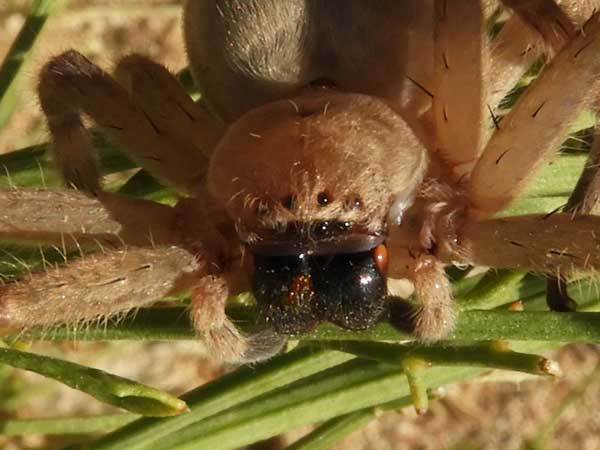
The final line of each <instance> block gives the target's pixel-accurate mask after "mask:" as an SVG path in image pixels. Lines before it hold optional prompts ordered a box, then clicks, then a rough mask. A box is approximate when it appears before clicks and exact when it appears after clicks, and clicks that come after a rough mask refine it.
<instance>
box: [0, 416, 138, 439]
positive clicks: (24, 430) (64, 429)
mask: <svg viewBox="0 0 600 450" xmlns="http://www.w3.org/2000/svg"><path fill="white" fill-rule="evenodd" d="M136 417H138V416H137V415H135V414H106V415H100V416H83V417H52V418H45V419H27V420H10V419H9V420H0V435H4V436H22V435H27V434H50V435H52V434H54V435H59V434H86V433H96V432H98V431H111V430H114V429H115V428H118V427H121V426H123V425H126V424H128V423H129V422H131V421H132V420H135V418H136Z"/></svg>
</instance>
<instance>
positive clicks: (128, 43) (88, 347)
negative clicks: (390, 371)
mask: <svg viewBox="0 0 600 450" xmlns="http://www.w3.org/2000/svg"><path fill="white" fill-rule="evenodd" d="M30 3H31V1H30V0H0V60H1V59H2V58H3V57H4V55H5V53H6V51H7V50H8V48H9V46H10V44H11V42H12V40H13V39H14V37H15V36H16V34H17V32H18V31H19V29H20V27H21V25H22V24H23V21H24V17H25V14H26V12H27V9H28V6H29V5H30ZM179 3H180V2H179V1H169V0H145V1H144V0H113V1H108V0H87V1H84V0H72V1H71V3H70V6H69V7H68V9H67V10H66V11H64V12H62V13H60V14H58V15H56V16H55V17H53V18H52V19H51V20H50V21H49V23H48V24H47V26H46V28H45V30H44V32H43V34H42V36H41V38H40V39H39V40H38V43H37V45H36V48H35V51H34V55H33V58H32V61H33V62H32V64H30V65H29V67H28V68H27V73H26V76H25V77H24V79H23V80H22V84H21V91H22V93H21V96H20V103H19V106H18V108H17V112H16V114H15V115H14V117H13V118H12V120H11V121H10V123H9V124H8V125H7V126H6V127H5V128H4V129H2V130H1V131H0V152H7V151H12V150H16V149H18V148H22V147H24V146H27V145H32V144H35V143H39V142H43V141H45V140H47V133H46V131H45V129H44V122H43V118H42V116H41V113H40V111H39V107H38V102H37V96H36V93H35V87H36V78H37V73H38V72H39V70H40V67H41V65H42V64H43V63H44V62H45V61H47V60H48V59H49V58H50V57H51V56H53V55H56V54H58V53H60V52H62V51H64V50H66V49H69V48H75V49H77V50H79V51H80V52H82V53H83V54H85V55H86V56H87V57H89V58H90V59H91V60H92V61H94V62H96V63H97V64H100V65H101V66H102V67H104V68H106V69H110V68H111V67H113V66H114V64H115V63H116V62H117V61H118V60H119V59H120V58H121V57H122V56H124V55H126V54H128V53H132V52H139V53H142V54H145V55H148V56H150V57H151V58H153V59H155V60H157V61H159V62H161V63H163V64H165V65H166V66H167V67H168V68H169V69H171V70H172V71H178V70H180V69H182V68H184V67H185V65H186V58H185V51H184V47H183V43H182V36H181V28H182V26H181V17H180V16H181V8H180V4H179ZM31 350H33V351H36V352H40V353H44V354H47V355H52V356H59V357H61V358H65V359H69V360H72V361H76V362H80V363H82V364H86V365H90V366H93V367H97V368H101V369H104V370H107V371H109V372H112V373H116V374H118V375H121V376H125V377H129V378H133V379H137V380H140V381H142V382H145V383H148V384H150V385H152V386H155V387H158V388H160V389H164V390H168V391H170V392H172V393H175V394H181V393H183V392H185V391H186V390H189V389H191V388H193V387H195V386H198V385H199V384H202V383H204V382H206V381H209V380H210V379H212V378H214V377H216V376H219V375H220V374H222V373H223V372H224V369H223V368H220V367H219V366H218V365H216V364H214V363H211V362H210V359H209V357H208V355H206V353H205V351H204V349H203V347H202V344H201V343H199V342H176V343H139V342H135V343H133V342H121V343H119V342H113V343H93V344H84V343H70V344H60V345H59V344H51V343H42V344H35V345H34V346H33V347H32V348H31ZM554 356H555V357H556V358H557V359H558V360H559V361H560V363H561V365H562V368H563V371H564V376H563V378H561V379H560V380H558V381H557V380H551V379H542V378H532V377H524V376H520V375H513V374H507V373H494V374H491V375H490V376H488V377H486V378H482V379H480V380H477V381H475V382H471V383H468V384H463V385H456V386H450V387H448V388H447V389H446V395H445V397H444V398H443V399H441V400H439V401H436V402H433V404H432V405H431V408H430V411H429V412H428V413H427V414H426V415H424V416H421V417H418V416H416V414H415V413H414V412H413V410H412V409H411V408H407V409H405V410H402V411H398V412H395V413H386V414H384V415H382V416H381V417H379V419H378V420H376V421H373V422H372V423H371V424H370V425H368V426H367V427H366V428H365V429H363V430H361V431H359V432H356V433H355V434H353V435H352V436H351V437H349V438H348V439H347V440H345V441H344V442H343V443H342V444H339V445H338V446H337V447H336V448H337V449H339V450H341V449H352V450H354V449H355V450H359V449H360V450H367V449H373V450H375V449H376V450H388V449H389V450H409V449H410V450H416V449H419V450H439V449H457V450H458V449H461V450H463V449H464V450H533V449H534V448H536V449H537V450H542V449H543V450H554V449H556V450H559V449H561V450H570V449H573V450H598V449H600V414H599V413H598V409H599V404H600V382H598V381H600V380H591V382H590V383H589V384H586V385H585V386H584V385H582V383H583V380H584V379H585V378H586V376H587V375H588V374H590V373H591V372H592V371H593V369H594V368H595V367H596V365H597V364H598V363H599V361H600V352H599V350H598V347H596V346H591V345H571V346H568V347H566V348H565V349H563V350H561V351H560V352H557V353H556V354H555V355H554ZM2 370H4V371H6V370H9V369H6V368H1V367H0V371H2ZM0 374H1V372H0ZM0 380H2V385H0V419H2V418H9V417H10V418H34V417H48V416H58V415H83V414H97V413H102V412H110V411H111V410H110V409H109V408H108V407H105V406H103V405H101V404H100V403H98V402H96V401H95V400H93V399H91V398H90V397H87V396H86V395H85V394H81V393H79V392H76V391H73V390H71V389H69V388H66V387H63V386H61V385H58V383H55V382H53V381H46V380H44V379H43V378H41V377H39V376H36V375H33V374H29V373H26V372H21V371H17V370H14V371H12V372H11V373H10V374H9V375H7V374H6V372H5V373H4V376H0ZM567 403H568V407H566V408H562V406H563V405H566V404H567ZM558 411H562V413H561V414H560V415H559V416H557V412H558ZM555 416H557V417H555ZM552 417H555V419H556V420H555V422H556V423H555V424H554V427H553V428H550V432H549V433H548V436H547V441H546V443H545V444H544V445H543V446H542V447H534V446H533V444H532V442H531V440H532V439H534V438H535V437H536V436H537V435H538V434H539V433H540V432H541V431H542V429H543V428H544V427H545V426H546V425H547V424H548V423H549V421H550V420H551V418H552ZM304 431H306V430H304ZM295 437H297V434H296V435H295V436H289V437H287V439H292V438H295ZM73 441H74V442H76V441H78V439H77V437H74V438H73ZM66 443H68V442H67V441H65V440H64V439H61V440H56V439H53V438H46V437H43V436H28V437H25V438H8V437H2V436H0V449H4V450H16V449H19V450H20V449H42V448H43V449H52V448H59V447H60V446H62V445H65V444H66ZM216 450H218V449H216Z"/></svg>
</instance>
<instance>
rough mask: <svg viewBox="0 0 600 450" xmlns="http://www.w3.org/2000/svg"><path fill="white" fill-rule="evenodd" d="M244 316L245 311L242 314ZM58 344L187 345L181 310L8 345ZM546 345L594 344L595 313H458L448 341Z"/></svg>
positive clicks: (326, 328) (359, 335)
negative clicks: (134, 342)
mask: <svg viewBox="0 0 600 450" xmlns="http://www.w3.org/2000/svg"><path fill="white" fill-rule="evenodd" d="M248 310H250V308H248ZM238 324H239V325H240V327H241V328H242V329H244V330H246V331H250V330H252V329H253V314H252V313H250V314H247V317H246V318H245V319H243V320H241V321H240V322H239V323H238ZM39 338H44V339H49V340H55V341H63V340H81V341H98V340H162V339H172V340H177V339H180V340H193V339H195V338H196V334H195V332H194V331H193V329H192V327H191V325H190V323H189V320H188V318H187V315H186V308H184V307H174V308H159V309H152V308H150V309H143V310H140V311H138V312H137V313H136V314H135V316H131V317H130V318H128V319H125V320H123V321H121V322H119V323H118V324H114V323H113V324H108V325H107V326H97V327H90V328H87V329H85V330H81V329H77V328H69V327H59V328H56V329H55V330H52V331H47V330H44V331H42V330H39V331H36V330H30V331H29V332H27V333H22V334H19V335H16V336H13V338H12V339H39ZM299 338H300V339H301V340H342V341H345V340H369V341H405V340H413V339H414V338H413V336H412V335H411V334H410V333H408V332H405V331H402V330H399V329H398V328H396V327H394V326H393V325H391V324H389V323H381V324H379V325H377V326H375V327H374V328H372V329H370V330H366V331H348V330H343V329H341V328H339V327H336V326H334V325H331V324H323V325H321V326H320V327H319V328H317V329H316V330H315V331H314V332H312V333H310V334H308V335H305V336H300V337H299ZM491 340H519V341H550V342H600V313H592V312H586V313H556V312H549V311H523V312H510V311H498V310H494V311H461V312H460V313H459V314H458V322H457V325H456V329H455V330H454V332H453V333H452V335H451V336H450V337H449V338H448V341H449V342H451V341H458V342H465V341H491Z"/></svg>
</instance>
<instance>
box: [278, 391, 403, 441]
mask: <svg viewBox="0 0 600 450" xmlns="http://www.w3.org/2000/svg"><path fill="white" fill-rule="evenodd" d="M410 404H411V398H410V397H402V398H400V399H399V400H395V401H392V402H388V403H384V404H382V405H377V406H376V407H373V408H365V409H361V410H358V411H355V412H352V413H350V414H346V415H344V416H339V417H336V418H335V419H331V420H328V421H327V422H325V423H323V424H322V425H320V426H319V427H317V428H316V429H314V430H313V431H312V432H311V433H309V434H307V435H306V436H304V437H303V438H301V439H299V440H298V441H296V442H294V443H293V444H292V445H290V446H288V447H286V449H285V450H327V449H329V448H331V447H332V446H333V445H334V444H336V443H337V442H339V441H341V440H342V439H344V438H345V437H346V436H348V435H349V434H350V433H352V432H354V431H356V430H358V429H359V428H362V427H363V426H365V425H366V424H368V423H369V422H370V421H371V420H373V419H374V418H375V414H376V412H377V411H392V410H395V409H401V408H404V407H406V406H409V405H410Z"/></svg>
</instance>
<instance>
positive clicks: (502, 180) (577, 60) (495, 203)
mask: <svg viewBox="0 0 600 450" xmlns="http://www.w3.org/2000/svg"><path fill="white" fill-rule="evenodd" d="M599 19H600V16H598V15H594V16H592V18H591V19H590V20H589V21H588V22H587V24H586V25H585V27H584V28H583V30H582V31H581V32H580V33H578V34H577V36H575V37H574V38H573V39H571V40H570V41H569V42H568V43H567V44H566V45H565V46H564V47H563V49H562V50H561V51H560V52H559V53H558V54H557V55H556V57H555V58H554V59H553V60H552V62H551V63H550V64H549V65H548V66H547V67H546V68H545V69H544V70H543V71H542V73H541V74H540V76H539V77H538V78H537V79H536V80H535V81H534V82H533V83H532V85H531V86H530V87H529V89H528V90H527V91H526V92H525V93H524V94H523V96H522V97H521V98H520V99H519V100H518V101H517V103H516V105H515V106H514V107H513V109H512V110H511V111H510V112H509V113H508V114H507V115H506V117H504V119H503V120H502V122H501V123H500V124H499V129H498V130H497V131H496V132H495V133H494V135H493V136H492V138H491V139H490V141H489V143H488V145H487V146H486V148H485V150H484V152H483V154H482V156H481V158H480V159H479V161H478V162H477V164H476V166H475V168H474V169H473V172H472V174H471V182H470V185H469V192H468V197H469V200H470V202H471V205H472V208H471V210H470V214H471V216H472V217H474V218H482V217H488V216H490V215H492V214H493V213H494V212H496V211H498V210H500V209H502V208H503V207H504V206H506V205H507V204H508V203H509V202H510V201H511V200H512V199H513V198H514V197H515V196H516V195H517V194H518V193H519V192H520V191H521V189H522V188H523V187H524V185H525V184H526V182H527V181H528V180H529V178H530V177H531V176H532V175H533V174H534V173H535V170H536V169H537V168H538V167H540V166H541V165H542V164H543V163H544V162H545V161H547V160H548V159H549V158H550V157H551V156H552V155H553V153H554V151H555V150H556V149H557V148H558V147H559V145H560V144H561V142H563V140H564V138H565V137H566V135H567V133H568V127H569V125H570V124H571V123H572V122H573V121H574V120H575V118H576V117H577V115H578V114H579V113H580V112H581V111H582V109H583V108H585V107H586V106H588V105H590V104H591V103H592V102H593V101H594V99H595V97H596V94H595V90H596V89H597V84H596V81H597V79H598V76H599V75H600V58H599V57H598V54H600V53H599V52H600V20H599Z"/></svg>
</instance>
